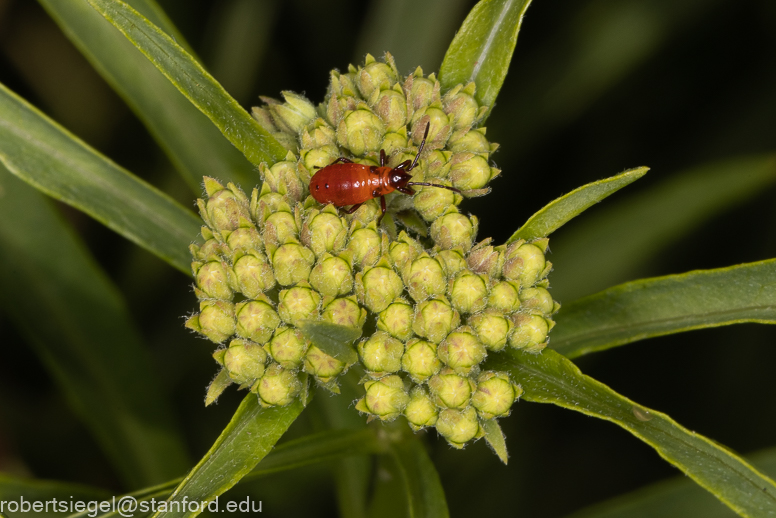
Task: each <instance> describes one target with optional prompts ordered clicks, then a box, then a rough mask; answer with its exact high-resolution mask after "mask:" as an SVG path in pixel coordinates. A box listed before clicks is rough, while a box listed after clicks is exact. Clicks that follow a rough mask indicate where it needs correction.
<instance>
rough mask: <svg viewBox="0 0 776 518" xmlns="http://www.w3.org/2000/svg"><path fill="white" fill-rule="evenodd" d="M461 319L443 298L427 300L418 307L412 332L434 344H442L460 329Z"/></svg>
mask: <svg viewBox="0 0 776 518" xmlns="http://www.w3.org/2000/svg"><path fill="white" fill-rule="evenodd" d="M460 322H461V317H460V316H459V315H458V312H457V311H456V310H455V309H453V307H452V306H451V305H450V303H449V302H447V300H445V299H444V298H443V297H438V298H435V299H431V300H427V301H425V302H421V303H420V304H418V305H417V308H416V309H415V320H414V322H413V325H412V330H413V331H415V334H417V335H420V336H425V337H426V338H428V339H429V340H431V341H432V342H434V343H439V342H441V341H442V340H443V339H444V338H445V337H446V336H447V335H448V334H449V333H450V332H451V331H452V330H453V329H455V328H456V327H458V324H460Z"/></svg>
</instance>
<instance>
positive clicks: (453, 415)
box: [436, 407, 480, 448]
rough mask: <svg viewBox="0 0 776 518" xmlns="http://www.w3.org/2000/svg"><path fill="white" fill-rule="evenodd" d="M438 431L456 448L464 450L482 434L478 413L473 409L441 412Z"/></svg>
mask: <svg viewBox="0 0 776 518" xmlns="http://www.w3.org/2000/svg"><path fill="white" fill-rule="evenodd" d="M436 430H437V432H438V433H439V435H441V436H442V437H444V438H445V439H447V442H448V443H450V445H451V446H453V447H454V448H463V447H464V446H465V445H466V443H467V442H469V441H470V440H472V439H474V438H475V437H477V435H478V434H479V433H480V423H479V421H478V420H477V412H476V410H474V408H472V407H467V408H465V409H464V410H454V409H452V408H448V409H445V410H442V411H441V412H439V419H437V422H436Z"/></svg>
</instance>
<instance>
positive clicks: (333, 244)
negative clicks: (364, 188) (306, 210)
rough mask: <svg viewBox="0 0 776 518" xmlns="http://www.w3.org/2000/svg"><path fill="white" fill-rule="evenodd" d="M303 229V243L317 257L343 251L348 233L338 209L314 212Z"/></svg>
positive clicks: (331, 208)
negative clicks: (326, 253)
mask: <svg viewBox="0 0 776 518" xmlns="http://www.w3.org/2000/svg"><path fill="white" fill-rule="evenodd" d="M310 214H311V216H310V217H309V218H307V221H305V223H304V226H303V227H302V243H304V244H305V245H307V246H308V247H310V249H311V250H312V251H313V252H315V255H317V256H320V255H321V254H323V253H325V252H329V253H334V252H337V251H339V250H340V249H342V247H343V246H345V242H346V241H347V237H348V232H347V228H345V225H344V224H343V220H342V218H340V217H339V215H338V214H337V209H335V208H334V207H332V206H328V207H326V208H325V209H323V211H321V212H318V211H315V210H314V211H312V212H311V213H310Z"/></svg>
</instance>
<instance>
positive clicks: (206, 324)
mask: <svg viewBox="0 0 776 518" xmlns="http://www.w3.org/2000/svg"><path fill="white" fill-rule="evenodd" d="M234 326H235V323H234V305H233V304H232V303H231V302H226V301H223V300H203V301H202V302H200V303H199V315H195V316H193V317H191V318H190V319H188V320H187V321H186V327H188V328H189V329H192V330H194V331H197V332H198V333H202V334H203V335H205V336H207V337H208V338H209V339H210V340H212V341H213V342H216V343H221V342H223V341H224V340H226V339H227V338H229V337H230V336H232V335H233V334H234Z"/></svg>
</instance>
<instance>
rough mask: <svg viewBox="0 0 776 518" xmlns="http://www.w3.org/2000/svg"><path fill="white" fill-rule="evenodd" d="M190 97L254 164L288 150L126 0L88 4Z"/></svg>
mask: <svg viewBox="0 0 776 518" xmlns="http://www.w3.org/2000/svg"><path fill="white" fill-rule="evenodd" d="M88 1H89V3H90V4H91V5H92V7H94V8H95V9H96V10H97V12H99V13H100V14H101V15H103V16H104V17H105V18H106V19H107V20H108V21H110V22H111V23H112V24H113V25H114V26H116V28H117V29H119V30H120V31H121V32H122V34H124V36H126V37H127V38H128V39H129V40H130V41H131V42H132V43H133V44H134V45H135V46H136V47H137V48H138V49H140V51H141V52H142V53H143V54H145V56H146V57H147V58H148V59H149V60H150V61H151V62H152V63H153V64H154V66H156V68H158V69H159V70H160V71H161V72H162V73H163V74H164V75H165V76H166V77H167V79H169V80H170V81H171V82H172V83H173V84H174V85H175V86H176V88H178V90H180V91H181V93H182V94H183V95H185V96H186V97H187V98H188V99H189V101H191V102H192V103H193V104H194V106H196V107H197V108H198V109H199V110H200V111H201V112H202V113H204V114H205V115H207V116H208V118H209V119H210V120H211V121H213V123H214V124H215V125H216V126H217V127H218V129H219V130H221V133H223V134H224V136H225V137H226V138H227V139H229V141H230V142H231V143H232V144H234V146H235V147H236V148H237V149H239V150H240V151H241V152H242V153H243V154H244V155H245V157H246V158H247V159H248V161H249V162H251V163H252V164H253V165H256V166H258V165H259V164H260V163H262V162H269V163H274V162H277V161H278V160H282V159H283V158H285V156H286V154H287V151H286V149H285V148H283V146H281V145H280V144H279V143H278V142H277V141H276V140H275V139H274V138H273V137H272V136H271V135H270V134H269V133H268V132H267V131H266V130H265V129H264V128H262V127H261V126H260V125H259V123H258V122H256V121H255V120H254V119H253V117H251V116H250V115H249V114H248V112H246V111H245V110H244V109H243V108H242V107H241V106H240V105H239V104H238V103H237V101H235V100H234V99H233V98H232V97H231V96H230V95H229V94H228V93H227V92H226V90H224V89H223V87H222V86H221V85H220V84H219V83H218V82H217V81H216V80H215V79H213V77H212V76H211V75H210V74H208V73H207V71H205V69H204V68H202V65H200V64H199V63H198V62H197V61H196V60H195V59H193V58H192V57H191V56H190V55H189V54H187V53H186V51H185V50H183V49H182V48H181V47H180V45H178V44H177V43H175V41H174V40H173V39H172V38H170V37H169V36H168V35H167V34H165V33H164V32H163V31H161V30H160V29H159V28H158V27H156V26H155V25H153V24H152V23H150V22H149V21H148V20H147V19H145V18H144V17H143V16H141V15H140V14H138V12H137V11H135V10H134V9H132V8H131V7H129V6H128V5H127V4H125V3H124V2H121V1H120V0H88Z"/></svg>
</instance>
